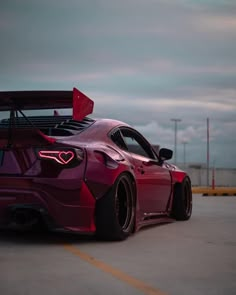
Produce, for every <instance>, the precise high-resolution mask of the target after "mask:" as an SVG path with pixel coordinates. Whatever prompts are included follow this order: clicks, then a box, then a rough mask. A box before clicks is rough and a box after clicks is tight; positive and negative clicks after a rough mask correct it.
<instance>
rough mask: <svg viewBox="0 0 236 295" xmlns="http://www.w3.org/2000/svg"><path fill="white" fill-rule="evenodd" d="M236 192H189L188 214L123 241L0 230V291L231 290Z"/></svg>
mask: <svg viewBox="0 0 236 295" xmlns="http://www.w3.org/2000/svg"><path fill="white" fill-rule="evenodd" d="M235 224H236V197H226V196H224V197H223V196H222V197H218V196H217V197H210V196H208V197H202V196H200V195H194V198H193V214H192V218H191V219H190V220H189V221H184V222H173V223H168V224H163V225H157V226H152V227H148V228H145V229H142V230H140V231H139V232H138V233H136V234H134V235H133V236H131V237H130V238H129V239H127V240H126V241H123V242H101V241H96V240H95V239H94V238H93V237H86V236H78V235H70V234H55V233H44V232H43V233H36V232H35V233H15V232H9V231H0V274H1V275H0V295H31V294H32V295H39V294H40V295H42V294H43V295H47V294H49V295H54V294H55V295H65V294H66V295H75V294H76V295H80V294H81V295H83V294H85V295H86V294H94V295H100V294H101V295H104V294H112V295H116V294H117V295H118V294H119V295H121V294H127V295H134V294H137V295H141V294H149V295H164V294H169V295H185V294H188V295H205V294H206V295H235V294H236V234H235V232H236V231H235Z"/></svg>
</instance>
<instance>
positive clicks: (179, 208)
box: [172, 177, 192, 220]
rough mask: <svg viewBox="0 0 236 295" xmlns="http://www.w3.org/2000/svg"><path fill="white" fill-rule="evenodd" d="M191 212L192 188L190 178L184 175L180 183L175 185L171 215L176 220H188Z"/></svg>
mask: <svg viewBox="0 0 236 295" xmlns="http://www.w3.org/2000/svg"><path fill="white" fill-rule="evenodd" d="M191 214H192V189H191V182H190V179H189V178H188V177H186V178H185V179H184V180H183V181H182V183H177V184H176V185H175V188H174V200H173V207H172V215H173V217H174V218H175V219H177V220H188V219H189V218H190V217H191Z"/></svg>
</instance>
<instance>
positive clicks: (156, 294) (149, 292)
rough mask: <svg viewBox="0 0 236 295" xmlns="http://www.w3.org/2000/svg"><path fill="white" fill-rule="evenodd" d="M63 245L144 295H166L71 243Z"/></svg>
mask: <svg viewBox="0 0 236 295" xmlns="http://www.w3.org/2000/svg"><path fill="white" fill-rule="evenodd" d="M63 247H64V249H66V250H67V251H69V252H70V253H73V254H74V255H76V256H78V257H79V258H81V259H82V260H84V261H86V262H88V263H89V264H91V265H93V266H95V267H96V268H98V269H100V270H102V271H104V272H105V273H108V274H110V275H112V276H113V277H115V278H117V279H119V280H120V281H123V282H125V283H127V284H129V285H131V286H132V287H134V288H136V289H138V290H139V291H142V292H143V293H144V294H146V295H167V293H164V292H162V291H160V290H158V289H155V288H152V287H150V286H148V285H146V284H145V283H144V282H142V281H140V280H137V279H135V278H133V277H131V276H129V275H127V274H125V273H124V272H122V271H120V270H118V269H115V268H113V267H112V266H110V265H108V264H106V263H104V262H102V261H100V260H98V259H96V258H94V257H92V256H90V255H88V254H87V253H85V252H82V251H80V250H79V249H78V248H77V247H75V246H73V245H72V244H63Z"/></svg>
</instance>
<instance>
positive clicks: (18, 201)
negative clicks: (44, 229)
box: [0, 178, 96, 233]
mask: <svg viewBox="0 0 236 295" xmlns="http://www.w3.org/2000/svg"><path fill="white" fill-rule="evenodd" d="M6 180H7V181H5V182H4V180H3V179H2V178H1V180H0V227H9V226H11V223H12V214H11V212H12V211H13V210H15V209H17V208H24V209H26V210H27V209H29V210H35V211H37V212H38V213H39V214H40V215H41V217H42V219H43V221H44V223H46V225H47V226H48V227H49V229H51V230H65V231H73V232H78V233H94V232H95V230H96V228H95V222H94V215H95V202H96V201H95V198H94V197H93V196H92V194H91V192H90V191H89V189H88V187H87V185H86V184H85V183H84V182H83V181H78V180H74V181H73V180H70V179H64V180H56V181H55V179H51V180H49V179H37V180H32V179H21V180H20V181H19V180H17V179H15V180H13V179H11V180H12V181H11V183H12V184H14V185H12V186H10V185H9V178H7V179H6Z"/></svg>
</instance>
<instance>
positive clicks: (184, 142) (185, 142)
mask: <svg viewBox="0 0 236 295" xmlns="http://www.w3.org/2000/svg"><path fill="white" fill-rule="evenodd" d="M182 143H183V146H184V169H186V144H188V142H187V141H183V142H182Z"/></svg>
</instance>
